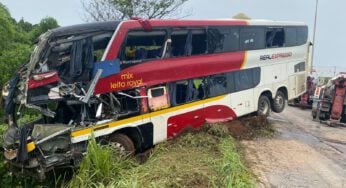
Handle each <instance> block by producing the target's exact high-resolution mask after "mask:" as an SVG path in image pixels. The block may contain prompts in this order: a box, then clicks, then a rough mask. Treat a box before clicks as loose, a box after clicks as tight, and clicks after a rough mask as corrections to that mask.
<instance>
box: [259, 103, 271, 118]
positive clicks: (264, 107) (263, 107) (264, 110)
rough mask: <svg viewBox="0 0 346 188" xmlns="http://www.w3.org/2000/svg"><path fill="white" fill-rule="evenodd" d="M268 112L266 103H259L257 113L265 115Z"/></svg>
mask: <svg viewBox="0 0 346 188" xmlns="http://www.w3.org/2000/svg"><path fill="white" fill-rule="evenodd" d="M268 110H269V105H268V103H267V102H266V101H261V103H260V107H259V111H260V114H261V115H266V114H267V112H268Z"/></svg>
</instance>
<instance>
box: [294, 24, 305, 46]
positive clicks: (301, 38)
mask: <svg viewBox="0 0 346 188" xmlns="http://www.w3.org/2000/svg"><path fill="white" fill-rule="evenodd" d="M307 40H308V27H306V26H304V27H297V45H298V46H299V45H303V44H305V43H306V42H307Z"/></svg>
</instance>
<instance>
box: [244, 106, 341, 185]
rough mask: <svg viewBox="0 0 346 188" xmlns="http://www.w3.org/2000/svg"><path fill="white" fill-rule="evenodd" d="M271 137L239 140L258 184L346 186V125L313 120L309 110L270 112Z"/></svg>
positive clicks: (291, 109)
mask: <svg viewBox="0 0 346 188" xmlns="http://www.w3.org/2000/svg"><path fill="white" fill-rule="evenodd" d="M269 121H270V123H271V124H272V125H273V126H274V128H275V129H276V130H277V131H278V133H277V134H276V135H275V136H274V137H272V138H256V139H252V140H248V139H247V140H242V141H240V143H241V146H242V147H243V148H244V154H245V157H246V161H247V162H248V164H249V166H250V168H251V169H252V171H253V173H254V175H255V176H256V177H257V178H258V181H259V184H258V187H314V188H315V187H346V128H345V127H328V126H327V125H323V124H320V123H319V122H314V121H312V117H311V111H310V110H308V109H306V110H302V109H300V108H297V107H287V108H286V110H285V111H284V112H283V113H280V114H274V113H273V114H272V115H271V116H270V117H269Z"/></svg>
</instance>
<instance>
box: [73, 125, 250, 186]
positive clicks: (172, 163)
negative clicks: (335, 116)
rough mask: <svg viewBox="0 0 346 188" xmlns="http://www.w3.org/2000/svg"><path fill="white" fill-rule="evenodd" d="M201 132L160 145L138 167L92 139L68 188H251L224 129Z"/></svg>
mask: <svg viewBox="0 0 346 188" xmlns="http://www.w3.org/2000/svg"><path fill="white" fill-rule="evenodd" d="M203 129H204V130H202V131H199V132H190V133H187V134H185V135H183V136H181V137H179V138H177V139H173V140H170V141H169V142H166V143H162V144H159V145H158V146H156V148H155V149H154V150H153V153H152V155H151V157H150V158H149V160H148V161H146V162H145V163H144V164H142V165H138V164H137V163H135V162H134V161H133V160H131V159H124V158H121V157H117V156H118V155H114V152H113V151H112V150H111V149H110V148H109V147H107V146H99V145H97V144H96V142H95V141H91V144H90V145H89V148H88V149H89V150H88V154H87V156H86V157H85V159H84V160H83V162H82V165H81V168H80V170H79V171H78V173H77V174H76V175H75V177H73V179H72V180H71V182H70V183H69V185H68V187H253V186H254V181H253V179H252V176H251V174H250V172H249V171H248V170H247V168H246V167H245V166H244V163H243V161H242V160H241V157H240V156H239V154H238V151H237V147H236V145H235V141H234V139H233V138H232V137H231V136H229V133H228V130H227V129H225V127H223V126H219V125H212V126H208V127H207V128H203Z"/></svg>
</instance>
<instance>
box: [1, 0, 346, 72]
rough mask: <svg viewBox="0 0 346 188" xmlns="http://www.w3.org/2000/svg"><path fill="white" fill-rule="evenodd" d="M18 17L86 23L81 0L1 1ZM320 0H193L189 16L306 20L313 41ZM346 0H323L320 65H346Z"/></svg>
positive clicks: (188, 6) (318, 49) (318, 37)
mask: <svg viewBox="0 0 346 188" xmlns="http://www.w3.org/2000/svg"><path fill="white" fill-rule="evenodd" d="M0 2H1V3H3V4H5V5H6V6H7V7H8V9H9V10H10V12H11V14H12V16H13V17H14V18H16V19H17V20H18V19H20V18H24V20H26V21H29V22H31V23H38V22H39V21H40V20H41V19H42V18H44V17H46V16H52V17H54V18H56V19H57V20H58V22H59V24H60V25H61V26H66V25H72V24H78V23H83V22H84V21H83V19H82V18H83V9H82V6H81V3H80V0H30V1H27V0H0ZM315 3H316V0H213V1H212V0H189V1H188V2H187V3H186V4H185V6H184V7H185V9H186V10H191V11H192V15H191V16H189V17H188V18H193V19H208V18H231V17H232V16H233V15H235V14H237V13H240V12H244V13H246V14H247V15H248V16H250V17H251V18H253V19H271V20H287V21H303V22H305V23H306V24H308V25H309V29H310V40H312V38H313V37H312V35H313V32H312V30H313V21H314V12H315ZM345 8H346V1H345V0H319V7H318V21H317V32H316V51H315V65H316V66H320V67H321V66H338V67H345V70H344V71H346V60H345V59H344V58H343V56H342V55H344V54H346V47H345V46H346V45H345V44H346V25H345V24H344V23H345V20H344V19H345V18H346V9H345Z"/></svg>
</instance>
